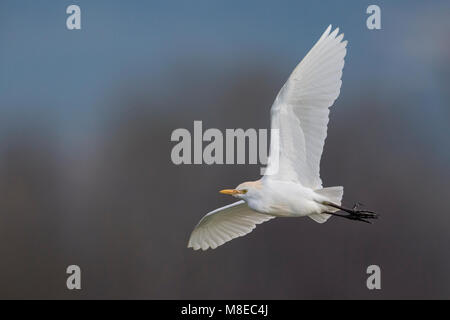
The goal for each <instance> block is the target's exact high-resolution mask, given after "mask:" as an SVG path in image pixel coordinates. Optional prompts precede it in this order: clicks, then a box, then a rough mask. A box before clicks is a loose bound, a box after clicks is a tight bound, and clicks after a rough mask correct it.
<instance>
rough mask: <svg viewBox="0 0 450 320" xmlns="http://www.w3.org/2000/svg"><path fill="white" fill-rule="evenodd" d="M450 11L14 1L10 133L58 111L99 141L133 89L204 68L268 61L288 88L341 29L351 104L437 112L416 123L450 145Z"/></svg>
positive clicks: (7, 16)
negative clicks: (200, 64)
mask: <svg viewBox="0 0 450 320" xmlns="http://www.w3.org/2000/svg"><path fill="white" fill-rule="evenodd" d="M375 3H376V4H378V5H379V6H380V7H381V10H382V30H380V31H369V30H368V29H367V28H366V26H365V21H366V18H367V14H366V13H365V10H366V8H367V6H368V5H369V4H375ZM70 4H77V5H79V6H80V7H81V10H82V30H80V31H68V30H67V29H66V25H65V21H66V18H67V14H66V13H65V10H66V8H67V6H68V5H70ZM449 9H450V4H449V2H448V1H433V2H425V1H395V2H394V1H377V2H367V1H345V2H342V1H299V0H297V1H262V0H259V1H235V0H227V1H211V0H195V1H189V2H188V1H117V0H108V1H104V0H102V1H100V0H96V1H49V0H45V1H44V0H43V1H32V0H19V1H17V0H16V1H12V0H3V1H2V2H1V4H0V44H1V50H0V70H1V72H0V106H1V111H0V112H1V113H0V114H1V118H2V119H3V120H2V121H1V123H2V124H3V126H5V125H6V126H8V125H13V124H11V123H14V122H10V121H9V119H10V118H14V117H16V118H20V119H21V118H22V117H25V118H26V117H27V116H28V115H32V116H35V115H37V114H41V113H46V111H51V114H52V115H53V117H56V118H55V119H53V120H54V121H55V125H58V126H60V128H61V130H62V131H63V134H73V133H75V134H77V133H80V132H85V131H86V130H89V129H95V127H96V124H95V119H96V117H97V116H101V115H99V114H97V113H96V111H95V110H97V109H96V107H95V106H98V105H101V104H104V103H107V102H106V101H107V98H105V97H107V96H108V94H110V93H111V92H110V91H111V90H112V88H114V87H115V86H117V85H120V83H121V82H126V79H127V77H133V74H141V73H145V74H149V75H152V74H154V75H155V77H154V79H152V83H151V86H152V87H153V88H155V89H156V90H157V88H158V87H160V88H164V87H166V86H167V85H168V83H167V80H165V79H164V76H163V75H164V73H165V72H166V71H167V70H171V69H172V68H173V66H174V65H177V64H183V63H185V64H189V62H190V61H191V60H192V59H196V61H198V59H204V61H205V64H210V65H214V66H215V67H216V68H217V67H218V68H219V70H220V68H223V70H224V72H225V71H226V70H228V69H230V68H233V66H235V65H237V64H238V63H239V62H240V61H242V60H244V61H252V60H255V61H258V60H261V61H263V62H264V63H269V64H270V69H272V70H279V73H280V75H284V77H287V76H288V74H289V73H290V71H291V70H292V69H293V67H294V66H295V65H296V64H297V63H298V62H299V61H300V59H301V58H302V57H303V56H304V54H306V52H307V51H308V50H309V48H310V47H311V46H312V45H313V44H314V42H315V41H316V40H317V39H318V37H319V36H320V35H321V33H322V32H323V31H324V29H325V28H326V27H327V26H328V24H333V25H335V26H339V27H340V28H341V30H342V31H343V32H344V33H345V38H346V39H347V40H349V46H348V48H349V51H348V55H347V58H346V61H347V63H346V66H345V69H344V76H343V80H344V86H343V90H344V91H343V92H345V90H347V88H348V87H351V88H352V90H351V91H348V92H351V93H355V92H357V91H359V90H361V91H366V92H369V93H372V94H373V95H375V96H378V97H377V98H379V99H382V100H383V99H385V100H386V103H392V102H393V101H394V100H392V98H393V97H396V98H397V99H405V98H406V99H411V103H412V104H414V105H415V106H416V107H417V108H419V109H420V108H422V106H425V105H426V108H427V109H426V112H417V113H415V115H416V116H417V117H418V118H420V120H423V119H424V117H425V119H426V121H427V122H429V123H431V124H432V125H431V126H426V130H432V131H433V132H434V133H432V134H433V135H434V134H436V135H437V136H444V135H445V132H448V121H447V120H446V119H447V117H448V116H449V114H450V113H449V111H448V95H447V96H445V92H446V90H447V89H448V85H449V82H448V81H449V66H448V64H449V55H450V54H449V52H450V49H449V40H448V39H449V37H448V32H449V30H450V22H449V21H450V19H448V16H449V15H448V14H449V12H450V10H449ZM200 61H201V60H200ZM442 70H443V71H442ZM280 85H281V84H280ZM262 107H264V106H262ZM265 107H266V108H267V110H268V108H269V107H270V106H269V105H268V106H265ZM392 107H395V106H392ZM424 111H425V110H424ZM412 114H413V113H412ZM419 131H420V129H419Z"/></svg>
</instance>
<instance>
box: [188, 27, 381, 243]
mask: <svg viewBox="0 0 450 320" xmlns="http://www.w3.org/2000/svg"><path fill="white" fill-rule="evenodd" d="M338 33H339V28H336V29H335V30H334V31H332V32H331V25H330V26H329V27H328V28H327V29H326V30H325V32H324V33H323V34H322V36H321V37H320V38H319V40H318V41H317V43H316V44H315V45H314V46H313V47H312V48H311V50H310V51H309V52H308V53H307V55H306V56H305V57H304V58H303V60H302V61H301V62H300V63H299V64H298V66H297V67H296V68H295V69H294V71H293V72H292V74H291V75H290V77H289V79H288V80H287V81H286V83H285V84H284V86H283V87H282V88H281V90H280V92H279V93H278V95H277V97H276V98H275V101H274V103H273V105H272V108H271V128H272V129H275V130H277V132H278V135H279V139H278V143H277V144H276V145H275V144H274V143H273V142H272V143H271V146H270V153H269V159H268V167H267V170H266V172H270V173H271V174H270V175H269V174H266V175H264V176H263V177H262V178H261V179H260V180H258V181H252V182H244V183H242V184H240V185H239V186H237V187H236V188H235V189H226V190H222V191H220V192H221V193H223V194H229V195H232V196H233V197H235V198H238V199H240V201H238V202H235V203H233V204H230V205H228V206H225V207H222V208H219V209H216V210H214V211H212V212H210V213H208V214H207V215H205V216H204V217H203V218H202V219H201V220H200V222H199V223H198V224H197V226H196V227H195V229H194V231H193V232H192V234H191V236H190V239H189V243H188V247H190V248H193V249H194V250H198V249H202V250H206V249H208V248H212V249H215V248H216V247H218V246H220V245H222V244H224V243H225V242H227V241H230V240H232V239H234V238H237V237H240V236H243V235H246V234H247V233H249V232H251V231H252V230H253V229H254V228H255V227H256V225H257V224H260V223H263V222H265V221H268V220H270V219H273V218H275V217H303V216H308V217H310V218H311V219H313V220H314V221H316V222H319V223H324V222H326V221H327V219H328V218H329V217H330V216H331V215H334V216H339V217H344V218H348V219H351V220H357V221H363V222H369V221H368V220H367V219H374V218H376V217H377V216H376V214H375V213H373V212H372V211H367V210H359V209H358V205H355V206H354V207H353V208H352V209H348V208H344V207H341V199H342V196H343V192H344V189H343V187H329V188H322V180H321V179H320V158H321V156H322V151H323V146H324V143H325V138H326V136H327V125H328V115H329V108H330V106H331V105H333V103H334V101H335V100H336V99H337V97H338V96H339V92H340V89H341V84H342V81H341V76H342V69H343V67H344V57H345V54H346V52H347V49H346V47H347V41H342V40H343V37H344V34H340V35H338ZM339 210H343V211H345V212H347V214H339V213H336V211H339Z"/></svg>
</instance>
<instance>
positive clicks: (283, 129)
mask: <svg viewBox="0 0 450 320" xmlns="http://www.w3.org/2000/svg"><path fill="white" fill-rule="evenodd" d="M330 31H331V25H330V26H329V27H328V28H327V29H326V30H325V32H324V33H323V34H322V36H321V37H320V39H319V40H318V41H317V42H316V44H315V45H314V46H313V47H312V49H311V50H310V51H309V52H308V54H307V55H306V56H305V57H304V58H303V60H302V61H301V62H300V63H299V64H298V66H297V67H296V68H295V69H294V71H293V72H292V74H291V75H290V77H289V79H288V80H287V82H286V83H285V85H284V86H283V88H281V90H280V92H279V93H278V95H277V97H276V99H275V102H274V104H273V105H272V109H271V115H272V119H271V126H272V129H278V130H279V147H278V148H273V146H272V144H271V146H270V155H269V162H268V163H269V165H268V166H269V168H268V170H267V171H268V172H274V170H271V168H270V166H273V164H274V162H275V161H276V159H278V171H277V172H276V173H275V174H272V175H270V176H266V177H265V179H267V178H269V179H275V180H292V181H296V182H300V183H301V184H302V185H304V186H306V187H309V188H313V189H318V188H320V187H322V180H321V179H320V158H321V156H322V151H323V146H324V143H325V138H326V136H327V125H328V121H329V117H328V116H329V107H330V106H331V105H332V104H333V103H334V101H335V100H336V99H337V97H338V96H339V92H340V89H341V85H342V81H341V77H342V69H343V67H344V57H345V55H346V52H347V51H346V46H347V41H342V39H343V37H344V35H343V34H340V35H338V33H339V28H336V29H335V30H334V31H333V32H331V33H330ZM275 150H277V151H278V154H274V153H275Z"/></svg>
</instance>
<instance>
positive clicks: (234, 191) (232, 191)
mask: <svg viewBox="0 0 450 320" xmlns="http://www.w3.org/2000/svg"><path fill="white" fill-rule="evenodd" d="M219 193H222V194H229V195H233V194H239V193H243V192H241V191H239V190H236V189H225V190H220V191H219Z"/></svg>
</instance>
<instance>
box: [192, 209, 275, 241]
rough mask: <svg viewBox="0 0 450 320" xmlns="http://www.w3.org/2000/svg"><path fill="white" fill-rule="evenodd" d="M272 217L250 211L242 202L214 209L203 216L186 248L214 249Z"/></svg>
mask: <svg viewBox="0 0 450 320" xmlns="http://www.w3.org/2000/svg"><path fill="white" fill-rule="evenodd" d="M272 218H274V217H272V216H268V215H265V214H261V213H258V212H256V211H253V210H252V209H250V208H249V207H248V206H247V204H246V203H245V201H244V200H241V201H238V202H235V203H232V204H230V205H228V206H225V207H222V208H219V209H216V210H214V211H211V212H210V213H208V214H207V215H205V216H204V217H203V218H202V219H201V220H200V222H199V223H198V224H197V226H196V227H195V229H194V231H192V234H191V237H190V238H189V243H188V248H193V249H194V250H198V249H202V250H206V249H208V248H212V249H215V248H217V247H218V246H221V245H222V244H224V243H225V242H228V241H230V240H232V239H234V238H237V237H241V236H244V235H246V234H247V233H250V232H251V231H252V230H253V229H255V227H256V225H257V224H260V223H263V222H265V221H267V220H270V219H272Z"/></svg>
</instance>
